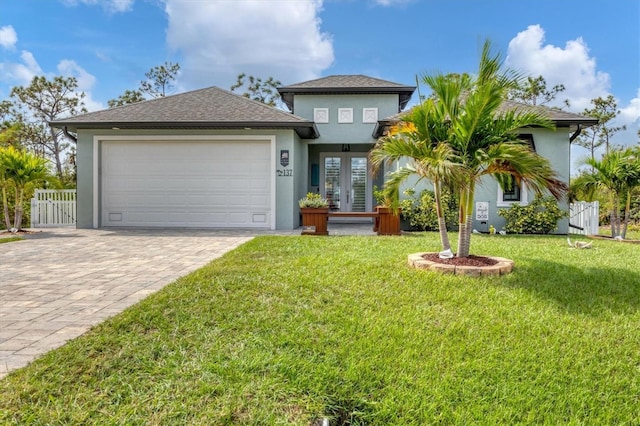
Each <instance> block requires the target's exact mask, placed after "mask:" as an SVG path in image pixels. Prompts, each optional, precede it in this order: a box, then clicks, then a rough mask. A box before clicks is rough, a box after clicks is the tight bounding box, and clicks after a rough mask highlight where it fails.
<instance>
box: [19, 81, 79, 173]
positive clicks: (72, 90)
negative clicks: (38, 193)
mask: <svg viewBox="0 0 640 426" xmlns="http://www.w3.org/2000/svg"><path fill="white" fill-rule="evenodd" d="M77 90H78V81H77V80H76V78H75V77H67V78H65V77H54V78H53V80H48V79H47V78H46V77H43V76H39V77H38V76H36V77H34V78H33V80H31V84H30V85H29V86H27V87H22V86H19V87H14V88H13V89H12V90H11V97H12V98H14V99H15V101H16V104H17V105H18V106H19V107H21V108H22V109H23V110H24V114H23V117H24V120H25V125H24V128H23V129H22V130H23V132H24V133H23V138H24V139H26V140H27V141H28V144H30V145H31V146H33V148H34V152H36V153H37V154H42V155H43V156H45V157H49V158H51V159H52V160H53V162H54V166H55V171H56V175H57V176H58V178H59V179H60V180H61V181H64V180H65V176H64V171H63V161H64V153H65V151H66V150H67V149H68V148H69V147H70V146H71V145H72V144H73V143H75V140H71V139H69V138H67V137H66V136H65V134H64V132H63V131H62V130H61V129H54V128H52V127H50V126H49V125H48V122H50V121H53V120H56V119H59V118H64V117H68V116H71V115H77V114H80V113H84V112H87V110H86V108H85V107H84V101H83V99H84V97H85V94H84V93H83V92H81V93H78V92H77Z"/></svg>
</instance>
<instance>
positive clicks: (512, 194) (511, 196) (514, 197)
mask: <svg viewBox="0 0 640 426" xmlns="http://www.w3.org/2000/svg"><path fill="white" fill-rule="evenodd" d="M502 201H503V202H515V201H522V200H521V192H520V187H519V186H518V184H517V183H515V182H511V186H510V187H509V188H504V189H503V190H502Z"/></svg>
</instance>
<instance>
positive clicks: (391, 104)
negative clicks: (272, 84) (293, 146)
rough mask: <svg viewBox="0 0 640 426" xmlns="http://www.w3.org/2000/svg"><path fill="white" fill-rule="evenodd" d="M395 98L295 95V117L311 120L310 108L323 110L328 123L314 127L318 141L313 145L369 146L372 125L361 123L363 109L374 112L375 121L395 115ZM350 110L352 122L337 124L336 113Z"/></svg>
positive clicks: (396, 111)
mask: <svg viewBox="0 0 640 426" xmlns="http://www.w3.org/2000/svg"><path fill="white" fill-rule="evenodd" d="M398 100H399V98H398V95H296V97H295V98H294V111H295V114H296V115H298V116H300V117H303V118H306V119H307V120H313V119H314V117H313V110H314V108H327V109H328V111H329V123H316V126H317V127H318V130H319V132H320V137H319V138H318V139H314V140H313V141H312V142H311V143H315V144H327V143H335V144H343V143H348V144H357V143H366V144H370V143H373V142H375V141H374V140H373V137H372V134H373V130H374V129H375V127H376V123H363V122H362V121H363V120H362V114H363V109H364V108H378V119H379V120H381V119H383V118H387V117H390V116H392V115H394V114H397V113H398ZM339 108H352V110H353V122H352V123H338V109H339Z"/></svg>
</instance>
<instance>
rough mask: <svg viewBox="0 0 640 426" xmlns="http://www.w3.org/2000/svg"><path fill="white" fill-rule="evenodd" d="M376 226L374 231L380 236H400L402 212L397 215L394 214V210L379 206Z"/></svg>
mask: <svg viewBox="0 0 640 426" xmlns="http://www.w3.org/2000/svg"><path fill="white" fill-rule="evenodd" d="M376 211H377V212H378V217H377V218H376V225H375V226H374V229H373V230H374V231H376V232H378V235H400V210H398V212H397V214H393V210H392V209H391V208H389V207H382V206H377V207H376Z"/></svg>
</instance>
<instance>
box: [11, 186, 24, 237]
mask: <svg viewBox="0 0 640 426" xmlns="http://www.w3.org/2000/svg"><path fill="white" fill-rule="evenodd" d="M22 197H24V188H20V189H18V188H16V214H15V216H14V218H13V227H14V228H15V229H16V230H18V231H19V230H20V228H22V211H23V209H22Z"/></svg>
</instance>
